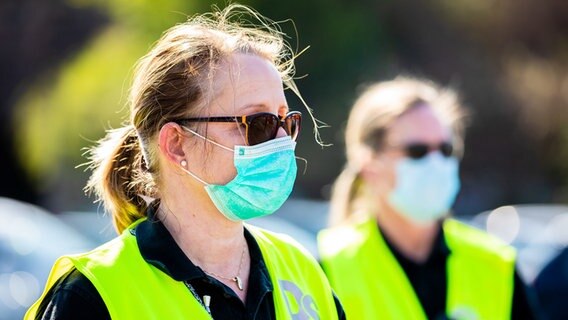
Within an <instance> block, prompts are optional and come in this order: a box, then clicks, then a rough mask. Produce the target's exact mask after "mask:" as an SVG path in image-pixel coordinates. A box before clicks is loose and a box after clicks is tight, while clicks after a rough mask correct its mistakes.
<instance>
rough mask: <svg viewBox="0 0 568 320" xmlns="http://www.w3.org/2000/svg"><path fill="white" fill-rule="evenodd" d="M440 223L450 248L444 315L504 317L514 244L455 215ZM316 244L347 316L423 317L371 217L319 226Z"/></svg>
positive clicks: (506, 316) (507, 308)
mask: <svg viewBox="0 0 568 320" xmlns="http://www.w3.org/2000/svg"><path fill="white" fill-rule="evenodd" d="M443 229H444V235H445V240H446V242H447V244H448V247H449V248H450V250H451V253H450V255H449V257H448V260H447V279H448V280H447V283H448V289H447V290H448V291H447V300H446V313H447V315H448V316H449V317H450V318H452V319H491V320H499V319H510V317H511V305H512V297H513V285H514V261H515V255H516V253H515V250H514V249H513V248H512V247H510V246H508V245H506V244H505V243H503V242H501V241H500V240H498V239H497V238H495V237H493V236H490V235H488V234H486V233H484V232H482V231H480V230H477V229H475V228H472V227H469V226H467V225H465V224H463V223H460V222H458V221H456V220H452V219H447V220H446V221H445V222H444V225H443ZM318 246H319V251H320V255H321V259H322V263H323V266H324V269H325V271H326V273H327V276H328V279H329V281H330V283H331V286H332V288H333V289H334V290H335V292H336V294H337V296H338V297H339V300H340V301H341V303H342V305H343V307H344V309H345V314H346V316H347V319H356V320H363V319H412V320H426V319H427V317H426V315H425V313H424V310H423V308H422V305H421V304H420V301H419V300H418V297H417V296H416V293H415V292H414V289H413V288H412V284H411V283H410V281H409V280H408V278H407V277H406V274H405V273H404V270H403V269H402V267H401V266H400V265H399V263H398V261H397V260H396V258H395V256H394V255H393V253H392V252H391V251H390V249H389V247H388V245H387V244H386V242H385V241H384V239H383V238H382V235H381V234H380V232H379V229H378V227H377V223H376V221H375V220H374V219H371V220H368V221H366V222H365V223H362V224H358V225H352V226H342V227H337V228H331V229H327V230H323V231H321V232H320V234H319V235H318Z"/></svg>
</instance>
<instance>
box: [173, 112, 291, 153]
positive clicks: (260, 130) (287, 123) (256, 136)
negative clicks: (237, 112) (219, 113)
mask: <svg viewBox="0 0 568 320" xmlns="http://www.w3.org/2000/svg"><path fill="white" fill-rule="evenodd" d="M175 122H176V123H177V124H180V125H181V124H182V123H185V122H234V123H238V124H240V125H242V126H243V127H244V128H245V139H246V143H247V145H249V146H253V145H255V144H259V143H263V142H266V141H268V140H272V139H274V138H276V135H277V134H278V128H280V127H282V128H283V129H284V131H286V134H287V135H289V136H290V138H292V140H293V141H296V139H297V138H298V134H300V125H301V123H302V113H300V112H299V111H291V112H288V113H287V114H286V116H284V117H279V116H277V115H275V114H272V113H268V112H260V113H255V114H251V115H248V116H228V117H203V118H189V119H179V120H176V121H175Z"/></svg>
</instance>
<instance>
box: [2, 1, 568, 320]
mask: <svg viewBox="0 0 568 320" xmlns="http://www.w3.org/2000/svg"><path fill="white" fill-rule="evenodd" d="M214 3H216V4H218V5H219V6H221V7H222V6H224V4H225V3H224V2H222V1H219V2H215V1H205V0H153V1H151V0H136V1H132V0H113V1H111V0H2V1H1V2H0V132H1V133H0V197H4V198H9V199H15V200H18V201H21V203H16V202H10V201H9V200H7V199H6V201H8V203H10V205H7V206H0V213H6V214H7V215H2V217H6V218H5V219H3V221H2V222H1V223H0V224H3V225H4V227H3V228H1V227H0V241H4V240H5V239H7V238H6V237H8V236H10V235H12V236H14V234H18V233H20V231H21V233H25V234H33V233H34V232H36V234H35V235H34V237H35V238H34V239H36V238H37V239H40V240H41V239H42V238H41V237H39V236H38V235H37V234H38V233H40V231H38V230H39V229H37V228H42V227H41V225H40V226H39V227H37V228H36V229H33V228H31V227H28V225H26V224H25V223H20V222H21V221H20V222H18V224H14V223H15V222H14V221H15V220H12V218H10V217H14V219H15V216H19V217H23V216H24V214H20V213H19V212H24V211H26V212H29V211H30V210H31V211H34V210H35V211H34V212H36V213H37V214H38V215H41V214H40V213H38V212H43V213H44V215H46V216H52V218H53V219H59V220H62V221H64V222H65V223H67V226H70V227H69V228H70V229H69V230H70V231H69V233H72V232H75V231H77V230H78V232H77V234H74V235H73V236H74V237H75V238H76V239H79V238H81V239H82V240H81V241H83V242H81V241H79V240H77V241H78V242H80V243H81V244H82V245H80V246H77V247H74V248H71V250H76V249H77V250H78V249H79V248H89V247H91V245H95V244H96V243H99V242H100V241H102V239H103V238H105V237H106V236H107V235H110V236H111V235H112V230H110V229H112V227H109V225H108V220H104V223H103V224H102V225H104V226H106V227H105V230H106V231H101V230H100V229H96V230H95V231H96V232H94V233H95V238H90V237H88V232H89V230H91V231H92V228H91V229H89V228H87V227H85V223H84V220H82V218H77V216H79V217H81V216H82V215H77V214H75V213H78V212H91V213H92V212H100V210H101V209H99V208H98V207H97V206H96V205H94V204H93V202H92V201H93V199H92V198H88V197H87V196H85V194H84V193H83V190H82V188H83V186H84V185H85V182H86V180H87V178H88V175H89V172H85V171H84V167H81V166H80V165H81V164H82V163H84V162H85V161H86V159H85V158H84V157H83V153H84V151H85V149H84V148H86V147H88V146H91V145H92V144H93V143H94V141H96V140H98V139H100V138H102V137H103V136H104V130H105V129H109V128H112V127H118V126H119V125H120V123H121V121H122V120H123V119H124V117H125V116H126V114H127V113H126V111H127V107H126V96H127V93H128V87H129V83H130V77H131V73H132V67H133V65H134V63H135V62H136V60H137V59H138V58H139V57H141V56H142V55H143V54H145V53H146V52H147V50H148V49H149V48H150V46H151V45H152V43H153V42H154V41H156V40H157V39H158V37H159V36H160V34H161V33H162V32H163V31H164V30H165V29H167V28H168V27H170V26H172V25H174V24H175V23H179V22H183V21H184V20H186V18H187V16H191V15H193V14H195V13H199V12H204V11H209V10H210V9H211V4H214ZM240 3H243V4H249V5H252V6H253V7H254V8H256V9H257V10H258V11H260V12H261V13H262V14H264V15H266V16H268V17H270V18H271V19H273V20H276V21H283V23H282V25H281V27H282V29H283V30H284V31H285V32H286V33H288V34H289V35H291V36H292V37H291V38H290V40H289V41H290V43H291V44H292V46H293V47H294V48H296V49H297V51H301V50H302V49H303V48H305V47H308V46H309V49H308V50H307V51H306V52H305V53H303V54H302V55H301V56H300V58H299V59H298V60H297V63H296V65H297V70H298V72H297V76H299V77H301V79H299V80H297V84H298V86H299V88H300V90H301V92H302V93H303V96H304V98H305V100H306V101H307V102H308V104H309V105H310V106H311V107H312V108H314V109H315V114H316V117H317V118H318V119H319V120H321V121H323V122H325V123H327V124H329V125H330V128H326V129H322V130H321V134H322V138H323V140H324V142H326V143H330V144H333V146H331V147H326V148H322V147H320V146H319V145H318V144H316V142H315V141H314V138H313V135H312V134H311V131H312V129H313V128H311V127H309V125H310V124H309V121H305V123H306V125H307V126H306V127H305V128H304V130H303V133H302V135H301V137H300V143H299V145H298V148H297V154H298V155H299V156H301V157H303V158H306V159H307V160H308V164H307V168H306V172H305V173H304V174H303V175H300V176H299V177H298V181H297V184H296V187H295V191H294V194H293V198H292V200H293V201H295V202H292V203H293V204H294V205H290V206H289V207H290V208H294V210H293V211H294V212H296V211H300V212H302V211H303V212H310V213H312V212H314V215H313V216H314V217H317V219H315V220H313V221H314V222H313V223H312V224H311V225H308V224H309V223H307V222H306V221H305V220H302V219H297V220H294V219H293V218H290V217H291V214H284V213H282V214H281V215H280V216H278V217H281V218H282V219H284V220H287V221H288V222H290V221H291V223H296V224H297V225H299V226H300V227H301V229H303V231H306V230H307V231H308V237H309V236H313V234H314V233H315V231H317V228H318V227H321V226H323V225H324V224H325V214H326V208H327V207H326V205H327V204H326V201H327V200H328V199H329V195H330V187H331V184H332V183H333V181H334V179H335V177H336V176H337V175H338V174H339V172H340V170H341V168H342V166H343V163H344V159H345V158H344V148H343V138H342V137H343V133H344V132H343V129H344V126H345V122H346V118H347V115H348V112H349V109H350V106H351V104H352V102H353V101H354V99H355V98H356V96H357V94H358V93H359V92H360V91H361V89H362V88H363V87H364V85H365V84H369V83H371V82H374V81H378V80H387V79H391V78H393V77H395V76H396V75H398V74H401V73H402V74H406V75H414V76H419V77H424V78H429V79H432V80H434V81H436V82H438V83H440V84H442V85H446V86H450V87H452V88H454V89H456V90H457V91H458V92H459V93H460V95H461V97H462V100H463V102H464V104H465V105H466V106H467V107H468V110H469V111H470V113H471V114H472V117H471V119H470V125H469V127H468V130H467V135H466V141H465V145H466V152H465V157H464V159H463V163H462V169H461V174H462V191H461V193H460V195H459V198H458V200H457V203H456V205H455V214H456V216H457V217H458V218H460V219H464V220H467V221H469V222H471V223H472V224H479V225H480V226H481V227H484V228H486V229H487V228H488V230H490V229H491V228H490V227H489V225H490V224H491V223H493V225H494V223H495V221H497V225H498V226H503V227H504V228H508V227H510V226H511V224H510V223H513V224H512V225H513V226H516V227H515V228H516V233H515V235H517V234H520V233H523V232H525V234H527V235H528V236H527V237H525V238H522V239H524V240H522V239H521V238H519V237H512V238H511V237H510V235H507V234H505V236H504V237H505V238H506V239H508V241H509V242H511V243H514V244H518V243H520V242H519V241H521V240H522V241H527V243H528V242H530V240H531V239H534V238H535V237H537V234H541V233H542V234H543V235H547V234H548V235H550V232H552V231H550V230H551V229H550V228H551V227H550V226H551V224H550V223H551V221H552V224H553V225H557V226H558V225H559V226H561V227H562V228H559V227H558V228H557V229H558V230H557V231H555V232H557V233H559V234H561V235H562V234H566V233H568V224H567V223H568V219H567V218H566V217H568V210H566V207H565V206H562V204H566V203H568V2H567V1H563V0H541V1H531V0H499V1H497V0H485V1H478V0H431V1H419V0H349V1H347V0H312V1H304V0H288V1H260V0H256V1H252V0H251V1H244V0H241V1H240ZM287 19H291V20H292V21H290V20H287ZM296 31H297V36H296ZM303 76H306V77H303ZM288 97H289V101H288V102H289V104H290V106H291V107H292V109H298V110H302V107H301V104H300V102H299V101H298V100H297V99H296V98H295V97H293V95H289V96H288ZM299 165H300V168H301V166H302V164H301V163H300V164H299ZM299 171H300V172H302V171H303V170H299ZM28 204H33V205H35V207H31V206H28ZM510 204H515V205H529V208H531V209H530V210H529V211H530V212H531V213H530V214H529V213H527V214H524V213H522V212H524V211H523V210H524V209H521V210H518V208H519V207H518V206H515V207H514V206H509V207H506V210H505V211H495V210H494V209H496V208H499V207H501V206H504V205H510ZM530 204H540V205H539V206H532V207H531V206H530ZM520 207H521V208H523V206H520ZM551 207H554V208H555V209H551V210H549V208H551ZM14 208H21V210H20V211H18V210H16V209H14ZM26 208H27V209H26ZM30 208H34V209H33V210H32V209H30ZM285 208H286V207H285ZM285 208H283V209H284V210H285ZM511 208H512V209H511ZM524 208H526V206H525V207H524ZM507 210H508V211H507ZM511 210H513V211H514V212H515V213H514V214H511V213H510V212H512V211H511ZM488 212H498V213H499V215H498V216H499V217H505V218H503V219H501V220H499V219H497V220H495V219H493V220H491V219H488V218H487V217H488V216H490V214H489V213H488ZM503 212H505V213H503ZM527 215H529V216H530V219H529V220H527V221H529V222H531V221H539V222H540V225H542V228H541V229H539V230H540V231H538V230H536V231H535V229H534V228H533V229H530V230H529V229H526V230H529V231H524V230H525V229H523V226H524V225H533V226H534V225H535V224H534V223H532V224H531V223H528V224H527V223H526V222H524V223H523V222H522V221H525V220H526V218H524V217H525V216H527ZM101 216H102V213H100V214H98V215H97V216H96V218H95V219H99V218H100V217H101ZM533 216H534V217H533ZM34 217H35V216H34ZM70 217H71V218H70ZM278 217H276V218H278ZM476 217H477V218H476ZM479 217H481V218H479ZM507 217H509V218H511V219H513V220H512V221H513V222H511V221H510V220H507V219H508V218H507ZM555 217H556V218H555ZM558 217H560V218H558ZM276 218H275V219H276ZM30 219H31V220H29V221H33V222H35V223H36V224H38V223H39V222H38V221H43V220H41V219H39V218H37V217H36V218H33V217H32V218H30ZM48 219H50V218H48ZM480 219H481V220H480ZM515 219H517V220H515ZM523 219H525V220H523ZM531 219H532V220H531ZM554 219H556V220H554ZM16 220H17V219H16ZM17 221H19V220H17ZM46 221H48V220H46ZM49 221H52V222H53V223H54V224H56V222H55V220H49ZM76 221H79V222H77V223H76ZM81 221H83V222H81ZM488 221H489V222H488ZM491 221H492V222H491ZM503 221H504V222H503ZM515 221H517V222H518V223H517V224H515ZM559 221H560V222H559ZM91 223H92V222H91ZM283 223H284V222H282V221H280V223H279V224H276V225H277V226H282V225H283ZM499 223H501V224H499ZM45 224H46V225H47V224H48V222H45ZM536 225H539V224H538V223H537V224H536ZM89 226H91V227H92V226H93V224H91V225H89ZM564 227H566V228H564ZM30 228H31V229H30ZM509 229H510V228H509ZM2 230H4V231H2ZM57 230H59V229H57ZM554 230H556V229H554ZM537 231H538V232H537ZM50 232H51V233H53V232H54V231H53V230H52V231H50ZM105 232H108V234H107V233H105ZM539 232H541V233H539ZM554 234H556V233H554ZM3 235H4V236H5V237H4V238H2V237H1V236H3ZM507 237H509V238H507ZM553 238H554V239H555V240H554V241H553V240H550V239H549V240H550V241H548V240H547V241H548V242H546V241H545V245H544V246H543V247H546V248H548V249H549V251H546V250H538V249H537V250H536V252H537V254H538V253H539V252H540V254H541V257H540V258H538V259H537V258H534V256H533V260H535V259H536V260H538V261H539V263H538V268H537V267H534V268H533V269H532V271H527V272H528V273H527V274H526V279H527V281H533V280H534V279H535V277H536V274H537V273H538V272H539V271H540V269H542V266H544V264H545V262H548V261H549V260H550V259H552V258H553V257H554V256H555V255H556V254H557V253H558V252H560V250H561V249H562V248H563V247H565V245H566V244H568V240H567V239H566V237H564V238H562V236H560V238H558V237H556V236H555V237H553ZM69 239H70V238H69ZM519 239H521V240H519ZM527 239H529V240H527ZM547 239H548V238H547ZM551 239H552V238H551ZM558 239H560V240H558ZM6 241H7V240H6ZM41 241H44V244H45V243H49V242H45V240H41ZM89 241H92V242H89ZM515 241H517V242H515ZM65 243H67V244H68V243H69V241H63V242H61V243H60V245H61V246H63V247H65V245H64V244H65ZM76 243H77V242H76ZM0 244H3V245H5V244H6V242H4V243H2V242H0ZM309 246H310V245H309V244H308V247H309ZM63 247H62V249H61V251H63V252H65V250H63ZM539 248H540V247H539ZM18 252H20V257H21V256H22V254H21V252H22V251H18ZM23 252H24V253H26V252H28V253H29V252H31V251H29V250H28V251H26V250H24V251H23ZM543 252H548V253H547V254H546V255H545V257H544V256H542V254H543ZM5 257H6V255H0V300H2V299H4V298H2V297H6V295H8V293H9V292H11V291H10V290H11V289H10V290H8V289H6V288H21V287H22V285H20V284H21V283H25V281H27V280H25V279H28V280H29V274H34V273H33V272H32V271H29V272H30V273H29V274H28V275H22V274H18V275H19V276H17V277H16V278H14V276H13V275H14V274H15V273H14V272H24V271H21V270H19V271H18V270H16V269H17V268H16V267H15V265H17V263H16V262H13V263H12V264H10V263H8V262H6V261H12V260H8V259H7V258H5ZM14 259H15V258H14ZM20 259H21V258H20ZM16 260H17V259H16ZM16 260H14V261H16ZM47 260H50V259H47ZM529 260H530V259H529ZM51 263H52V260H50V261H49V263H47V267H45V268H47V269H49V265H50V264H51ZM10 268H11V269H10ZM566 269H568V264H567V267H566ZM10 270H12V271H10ZM14 270H15V271H14ZM8 271H10V272H12V273H10V276H3V275H6V274H8ZM26 272H28V271H26ZM42 272H44V273H40V275H39V276H38V277H39V280H37V286H38V288H41V287H42V286H43V283H44V281H45V279H44V278H42V277H45V276H47V272H48V270H43V271H42ZM566 273H568V271H567V272H566ZM14 279H16V280H14ZM18 279H19V280H18ZM22 279H24V280H22ZM6 281H7V282H6ZM14 281H15V282H14ZM18 281H19V282H18ZM22 281H23V282H22ZM14 283H15V284H14ZM32 287H33V286H32ZM34 288H35V287H34ZM6 290H8V291H6ZM30 290H31V289H30ZM35 290H36V291H37V290H39V289H37V288H36V289H35ZM16 291H17V292H19V291H18V290H16ZM32 291H33V290H32ZM32 291H30V292H32ZM36 291H33V292H36ZM5 292H8V293H5ZM18 294H20V296H19V297H20V298H19V299H20V300H18V301H20V302H21V303H19V302H18V303H19V304H18V303H16V304H14V303H12V305H11V306H12V307H13V308H12V309H14V310H15V309H17V308H22V306H23V305H25V304H26V303H28V302H27V301H28V300H31V299H32V298H29V297H28V298H22V293H21V292H20V293H18ZM30 294H31V293H30ZM34 294H36V293H34ZM32 296H33V295H32ZM13 297H14V295H13V292H12V298H10V299H15V298H13ZM5 299H9V298H5ZM26 299H28V300H26ZM16 300H17V299H16ZM16 300H14V301H16ZM6 301H8V300H6ZM22 301H24V302H22ZM9 318H10V317H7V319H9ZM0 319H3V317H2V309H1V308H0Z"/></svg>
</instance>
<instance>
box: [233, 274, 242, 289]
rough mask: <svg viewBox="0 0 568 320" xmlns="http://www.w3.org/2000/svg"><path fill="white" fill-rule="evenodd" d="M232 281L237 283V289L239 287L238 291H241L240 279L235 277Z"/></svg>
mask: <svg viewBox="0 0 568 320" xmlns="http://www.w3.org/2000/svg"><path fill="white" fill-rule="evenodd" d="M232 280H233V281H235V282H236V283H237V287H239V290H241V291H243V281H242V280H241V278H240V277H239V276H236V277H234V278H233V279H232Z"/></svg>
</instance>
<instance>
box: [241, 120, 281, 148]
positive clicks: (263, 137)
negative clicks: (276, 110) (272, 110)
mask: <svg viewBox="0 0 568 320" xmlns="http://www.w3.org/2000/svg"><path fill="white" fill-rule="evenodd" d="M279 122H280V121H279V120H278V117H277V116H275V115H273V114H259V115H257V116H255V117H254V118H253V119H252V120H251V121H250V123H249V128H248V144H249V145H251V146H252V145H255V144H259V143H263V142H266V141H268V140H270V139H273V138H274V137H275V136H276V133H277V132H278V125H279Z"/></svg>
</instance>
